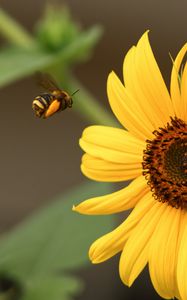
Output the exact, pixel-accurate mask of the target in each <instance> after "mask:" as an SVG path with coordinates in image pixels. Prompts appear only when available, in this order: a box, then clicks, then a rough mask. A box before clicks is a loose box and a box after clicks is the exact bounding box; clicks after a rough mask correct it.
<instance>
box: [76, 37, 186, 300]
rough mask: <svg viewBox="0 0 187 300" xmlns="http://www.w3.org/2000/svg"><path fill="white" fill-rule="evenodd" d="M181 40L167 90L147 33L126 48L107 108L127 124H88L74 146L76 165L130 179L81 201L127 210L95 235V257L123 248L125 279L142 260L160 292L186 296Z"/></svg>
mask: <svg viewBox="0 0 187 300" xmlns="http://www.w3.org/2000/svg"><path fill="white" fill-rule="evenodd" d="M186 51H187V44H185V45H184V46H183V48H182V49H181V50H180V52H179V53H178V55H177V57H176V59H175V60H174V61H173V67H172V72H171V85H170V93H169V92H168V90H167V87H166V85H165V83H164V80H163V78H162V75H161V72H160V70H159V67H158V65H157V63H156V60H155V58H154V55H153V52H152V49H151V46H150V43H149V39H148V32H145V33H144V34H143V36H142V37H141V38H140V40H139V41H138V43H137V45H136V46H133V47H132V48H131V49H130V50H129V51H128V53H127V55H126V56H125V59H124V64H123V77H124V84H123V83H122V82H121V81H120V80H119V78H118V77H117V76H116V74H115V73H114V72H111V73H110V74H109V77H108V81H107V93H108V98H109V102H110V105H111V108H112V110H113V113H114V114H115V116H116V117H117V119H118V120H119V122H120V123H121V124H122V125H123V127H124V128H125V129H120V128H113V127H105V126H90V127H88V128H86V129H85V130H84V131H83V135H82V137H81V139H80V146H81V148H82V149H83V150H84V151H85V152H86V153H85V154H84V155H83V158H82V165H81V169H82V172H83V173H84V174H85V175H86V176H87V177H89V178H91V179H94V180H97V181H107V182H120V181H125V180H132V181H131V182H130V184H129V185H128V186H127V187H124V188H123V189H121V190H119V191H117V192H114V193H112V194H108V195H105V196H101V197H97V198H92V199H89V200H86V201H84V202H82V203H81V204H79V205H78V206H76V207H74V208H73V209H74V210H75V211H77V212H79V213H82V214H90V215H95V214H113V213H118V212H122V211H124V210H129V209H132V208H133V210H132V211H131V213H130V215H129V216H128V217H127V218H126V219H125V220H124V222H123V223H122V224H121V225H120V226H119V227H117V228H116V229H114V230H113V231H112V232H109V233H108V234H106V235H104V236H102V237H101V238H99V239H98V240H96V241H95V242H94V243H93V244H92V246H91V247H90V250H89V257H90V259H91V261H92V262H93V263H100V262H103V261H105V260H107V259H109V258H110V257H112V256H113V255H115V254H117V253H118V252H121V257H120V263H119V272H120V277H121V279H122V281H123V282H124V283H125V284H126V285H128V286H131V285H132V283H133V282H134V280H135V279H136V278H137V276H138V275H139V274H140V272H141V271H142V269H143V268H144V267H145V266H146V264H148V266H149V273H150V277H151V280H152V283H153V286H154V288H155V289H156V291H157V292H158V294H159V295H160V296H161V297H163V298H166V299H170V298H174V297H176V298H178V299H183V300H186V299H187V168H186V165H187V64H185V66H184V68H182V63H183V60H184V55H185V53H186Z"/></svg>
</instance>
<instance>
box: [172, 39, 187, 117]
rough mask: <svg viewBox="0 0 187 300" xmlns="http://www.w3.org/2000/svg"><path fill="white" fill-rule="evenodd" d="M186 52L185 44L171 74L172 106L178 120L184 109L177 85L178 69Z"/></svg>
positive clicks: (186, 46)
mask: <svg viewBox="0 0 187 300" xmlns="http://www.w3.org/2000/svg"><path fill="white" fill-rule="evenodd" d="M186 51H187V44H185V45H184V46H183V47H182V49H181V50H180V51H179V53H178V55H177V57H176V59H175V61H174V63H173V68H172V72H171V86H170V90H171V98H172V102H173V106H174V111H175V114H176V116H177V117H178V118H182V116H183V110H184V107H183V105H182V100H181V93H180V84H179V69H180V67H181V63H182V60H183V58H184V55H185V53H186Z"/></svg>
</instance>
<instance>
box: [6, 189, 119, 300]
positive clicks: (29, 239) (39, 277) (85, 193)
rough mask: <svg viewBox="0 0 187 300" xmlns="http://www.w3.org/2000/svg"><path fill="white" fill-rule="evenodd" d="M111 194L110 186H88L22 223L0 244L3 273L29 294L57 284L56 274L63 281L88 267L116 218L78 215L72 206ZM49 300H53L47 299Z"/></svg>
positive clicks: (57, 201)
mask: <svg viewBox="0 0 187 300" xmlns="http://www.w3.org/2000/svg"><path fill="white" fill-rule="evenodd" d="M110 192H111V186H110V185H109V184H98V183H89V184H86V185H84V186H83V187H79V188H77V189H76V190H74V191H73V192H72V193H69V194H67V195H64V196H60V197H59V198H58V199H57V200H55V201H54V202H53V203H52V204H50V205H49V206H48V207H46V208H44V209H43V210H42V211H40V212H38V213H36V214H35V215H33V216H32V217H30V219H28V220H26V221H25V222H23V224H21V225H20V226H18V228H17V229H15V230H14V231H12V232H11V233H10V234H9V235H7V236H5V237H4V239H2V240H1V243H0V273H1V274H5V275H6V276H9V277H12V278H14V279H15V280H17V281H18V282H20V283H21V286H25V287H26V291H29V290H30V286H34V285H35V283H36V282H37V281H38V282H43V280H44V279H45V280H46V278H47V280H49V279H50V278H51V279H53V280H55V277H56V276H57V274H62V275H63V277H62V278H61V279H62V280H63V278H64V276H65V277H66V274H67V272H68V273H69V272H70V270H71V271H75V270H76V269H77V268H78V267H80V266H82V265H84V264H86V263H88V255H87V252H88V249H89V246H90V244H91V243H92V242H93V241H94V240H95V239H96V238H98V237H99V236H101V235H102V234H104V233H106V232H108V231H110V230H111V228H112V227H113V223H114V218H113V217H112V216H83V215H79V214H77V213H74V212H72V205H73V204H75V203H78V202H80V201H83V200H84V199H87V198H89V197H93V196H97V195H103V194H106V193H110ZM58 282H59V281H58ZM39 285H40V284H39ZM48 288H49V289H53V288H52V286H51V287H48ZM59 288H60V287H59ZM39 290H40V289H39ZM40 291H41V290H40ZM43 292H44V291H43ZM43 292H41V293H43ZM33 293H35V292H34V290H33V292H32V294H33ZM51 293H52V291H51ZM29 297H31V296H29ZM29 299H31V298H29ZM33 299H36V298H33ZM40 299H42V298H40ZM48 299H49V300H50V299H51V300H54V299H53V298H45V300H48Z"/></svg>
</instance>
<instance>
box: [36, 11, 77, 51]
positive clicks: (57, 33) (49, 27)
mask: <svg viewBox="0 0 187 300" xmlns="http://www.w3.org/2000/svg"><path fill="white" fill-rule="evenodd" d="M36 29H37V30H36V36H37V37H38V43H40V44H41V45H43V47H44V48H45V49H46V50H49V51H58V50H60V49H62V48H63V47H65V46H66V45H68V44H70V43H71V42H72V41H73V40H74V39H76V37H77V36H79V34H81V30H80V27H79V25H78V24H76V23H75V22H73V20H72V18H71V15H70V12H69V10H68V9H67V7H63V15H62V11H61V9H59V10H58V9H54V7H53V6H47V8H46V11H45V13H44V17H43V19H42V20H41V21H40V22H39V23H38V25H37V27H36Z"/></svg>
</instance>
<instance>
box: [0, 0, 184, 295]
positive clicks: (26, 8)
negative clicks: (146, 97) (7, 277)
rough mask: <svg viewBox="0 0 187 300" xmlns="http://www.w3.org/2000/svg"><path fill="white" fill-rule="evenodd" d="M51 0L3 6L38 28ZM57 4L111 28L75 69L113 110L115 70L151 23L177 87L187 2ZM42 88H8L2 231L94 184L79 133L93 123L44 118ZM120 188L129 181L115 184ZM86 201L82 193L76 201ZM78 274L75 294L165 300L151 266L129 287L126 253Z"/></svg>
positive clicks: (159, 54) (66, 116) (79, 0)
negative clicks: (124, 275)
mask: <svg viewBox="0 0 187 300" xmlns="http://www.w3.org/2000/svg"><path fill="white" fill-rule="evenodd" d="M46 3H49V1H44V0H37V1H36V0H32V1H23V0H17V1H12V0H1V3H0V5H1V8H2V9H4V10H5V11H6V12H7V13H8V14H10V15H11V16H12V17H13V18H14V19H16V20H17V21H18V22H19V23H20V24H22V26H24V27H25V28H26V30H28V31H29V32H30V33H31V34H32V32H33V28H34V27H35V24H36V23H37V21H38V20H39V19H40V18H41V16H42V14H43V11H44V8H45V6H46ZM50 3H53V4H57V3H58V4H66V6H68V7H69V8H70V11H71V14H72V16H73V19H74V20H75V21H77V22H78V23H80V24H81V27H82V29H88V28H89V27H91V26H93V25H95V24H99V25H101V26H102V27H103V29H104V34H103V36H102V38H101V40H100V41H99V43H98V45H97V46H96V47H95V50H94V51H93V56H92V57H91V58H90V59H89V60H87V61H86V62H85V63H80V64H77V65H76V66H75V67H74V75H75V76H76V77H77V78H78V79H79V81H80V82H81V83H82V84H83V85H84V86H86V87H87V89H88V90H89V91H90V92H91V93H92V94H93V95H94V96H95V98H96V99H97V100H98V102H99V103H101V104H102V105H103V106H104V108H105V109H106V110H108V111H109V105H108V102H107V96H106V79H107V76H108V73H109V72H110V71H111V70H112V69H113V70H115V71H116V72H117V73H118V75H119V76H120V77H121V76H122V62H123V58H124V55H125V53H126V52H127V51H128V49H129V48H130V47H131V46H132V45H133V44H135V43H136V42H137V40H138V39H139V37H140V36H141V35H142V33H143V32H144V31H145V30H147V29H150V34H149V36H150V40H151V45H152V47H153V50H154V53H155V56H156V58H157V61H158V63H159V65H160V68H161V70H162V73H163V74H164V76H165V80H166V82H167V84H168V85H169V76H170V70H171V60H170V58H169V55H168V52H170V53H171V54H172V56H173V57H174V56H175V55H176V53H177V51H178V50H179V49H180V47H181V46H182V45H183V44H184V43H185V42H186V37H187V31H186V25H187V24H186V22H187V21H186V10H187V3H186V1H180V2H179V1H177V0H173V1H171V0H170V1H169V0H165V1H164V2H163V1H161V0H160V1H148V0H142V1H135V0H131V1H126V0H115V1H114V0H111V1H106V0H103V1H97V0H95V1H86V0H67V1H55V2H54V1H52V0H51V1H50ZM0 41H1V44H2V46H4V45H5V44H6V41H5V39H3V38H2V37H1V40H0ZM0 68H1V66H0ZM64 80H65V78H64ZM62 82H63V78H62ZM77 88H79V86H77ZM40 92H41V90H40V89H39V87H38V86H37V84H36V81H35V78H34V76H28V77H27V76H25V78H24V79H21V80H18V81H16V82H14V83H12V84H11V85H8V86H6V87H4V88H1V90H0V99H1V109H0V137H1V148H0V167H1V168H0V170H1V172H0V178H1V180H0V182H1V185H0V199H1V200H0V203H1V206H0V231H1V233H4V232H5V231H7V230H10V229H12V228H13V226H14V225H16V224H17V223H19V222H20V221H21V220H23V219H25V218H27V216H29V215H30V214H31V213H32V212H35V211H37V210H38V209H39V208H43V207H45V206H47V205H48V204H49V203H50V202H51V201H52V199H54V198H56V197H58V195H61V194H64V195H65V194H66V192H68V191H69V190H72V189H73V187H77V186H79V185H80V184H82V183H83V182H85V181H86V182H88V180H86V179H85V178H84V177H83V175H82V174H81V172H80V160H81V155H82V152H81V150H80V149H79V146H78V139H79V137H80V136H81V133H82V130H83V129H84V128H85V127H86V126H87V125H90V124H93V122H89V120H86V119H84V118H83V117H82V116H81V115H79V114H78V113H76V112H74V110H73V109H72V110H68V111H66V112H64V113H62V114H57V115H56V116H54V117H53V118H50V119H48V120H41V119H37V118H36V117H35V116H34V114H33V111H32V109H31V104H32V100H33V99H34V97H35V96H36V95H37V94H39V93H40ZM70 92H73V91H70ZM79 97H81V91H80V93H79V94H78V95H77V98H79ZM119 186H123V185H116V186H115V188H116V189H117V188H118V187H119ZM93 195H94V194H93ZM83 198H84V196H83ZM78 201H81V199H80V197H79V199H78V200H77V199H75V201H74V203H77V202H78ZM72 214H73V213H72ZM82 218H85V217H84V216H82ZM90 218H91V217H90ZM101 219H102V218H100V220H101ZM101 222H102V221H101ZM101 226H102V223H101ZM85 230H86V229H85ZM108 230H110V228H108ZM105 232H107V229H106V228H105ZM87 234H88V235H89V227H88V228H87ZM69 238H70V239H71V236H70V237H69ZM84 254H85V255H87V253H84ZM0 273H1V271H0ZM76 274H79V277H80V278H82V280H83V281H84V283H85V288H84V289H83V290H82V291H81V292H80V293H79V296H74V299H80V300H82V299H99V300H100V299H103V298H108V299H138V298H139V297H140V295H141V298H144V299H148V298H149V299H150V298H151V299H159V296H157V295H156V293H155V292H154V290H153V288H152V286H151V283H150V281H149V278H148V275H147V273H146V272H144V273H143V275H141V276H140V278H139V279H138V280H137V281H136V283H135V284H134V286H133V287H132V288H131V289H128V288H127V287H125V286H123V285H122V283H121V282H120V279H119V275H118V258H113V259H111V260H110V261H108V262H106V263H104V264H101V265H94V266H92V265H91V264H90V265H88V267H87V268H84V269H83V268H81V267H80V268H79V270H76Z"/></svg>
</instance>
